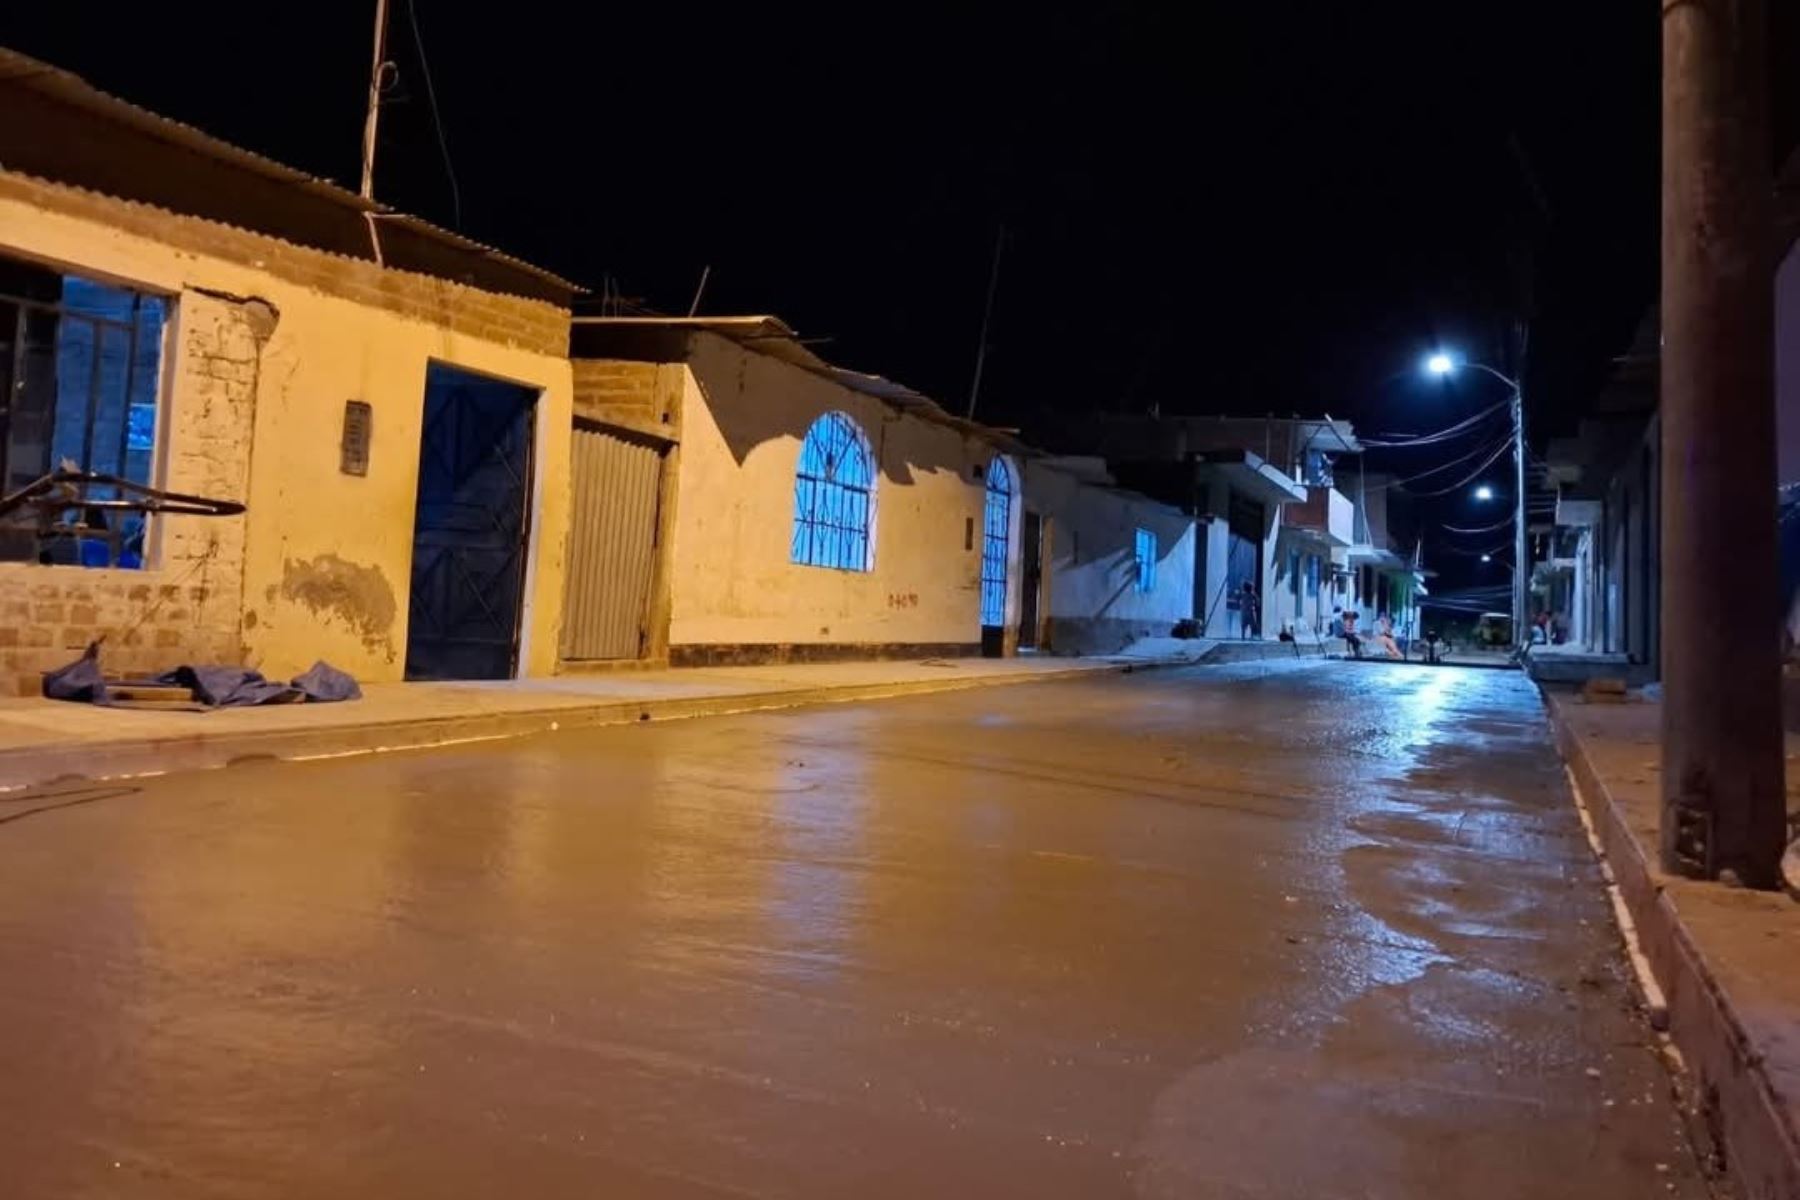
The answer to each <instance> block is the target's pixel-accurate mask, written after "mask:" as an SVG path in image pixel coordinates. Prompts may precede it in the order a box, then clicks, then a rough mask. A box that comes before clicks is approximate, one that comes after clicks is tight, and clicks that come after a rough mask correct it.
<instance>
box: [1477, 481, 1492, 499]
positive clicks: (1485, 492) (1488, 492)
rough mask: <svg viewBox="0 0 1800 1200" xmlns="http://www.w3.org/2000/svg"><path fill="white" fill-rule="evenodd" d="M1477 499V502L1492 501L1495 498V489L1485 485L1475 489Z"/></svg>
mask: <svg viewBox="0 0 1800 1200" xmlns="http://www.w3.org/2000/svg"><path fill="white" fill-rule="evenodd" d="M1475 498H1476V499H1477V500H1492V499H1493V498H1494V489H1493V488H1491V487H1489V486H1488V485H1487V484H1485V483H1484V484H1482V485H1481V486H1480V487H1478V488H1476V489H1475Z"/></svg>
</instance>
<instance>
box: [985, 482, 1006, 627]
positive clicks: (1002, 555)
mask: <svg viewBox="0 0 1800 1200" xmlns="http://www.w3.org/2000/svg"><path fill="white" fill-rule="evenodd" d="M1012 498H1013V481H1012V469H1011V468H1010V467H1008V466H1007V465H1006V460H1005V459H1004V458H996V459H995V460H994V461H993V462H991V463H989V464H988V469H987V508H986V510H985V511H984V513H983V515H982V520H981V623H982V624H983V625H987V626H1000V625H1004V624H1006V551H1007V536H1008V535H1009V534H1010V533H1011V532H1012Z"/></svg>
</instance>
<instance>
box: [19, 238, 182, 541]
mask: <svg viewBox="0 0 1800 1200" xmlns="http://www.w3.org/2000/svg"><path fill="white" fill-rule="evenodd" d="M167 315H168V313H167V302H166V301H165V300H164V299H163V298H162V297H160V296H151V295H145V294H144V293H142V292H137V291H133V290H131V289H130V288H122V287H115V286H112V285H110V284H104V283H99V282H96V281H94V280H91V279H84V278H82V277H80V276H78V275H65V274H62V273H61V272H58V271H52V270H48V269H45V268H43V267H38V266H34V265H32V264H29V263H23V262H19V261H17V260H14V259H0V388H3V389H4V393H3V394H4V395H5V396H6V397H7V398H8V400H9V403H8V404H6V405H5V406H0V486H3V488H4V490H5V491H8V492H10V491H14V490H17V489H19V488H22V487H25V486H27V485H29V484H31V483H32V482H33V481H34V480H36V479H38V478H40V477H42V476H44V475H47V474H49V473H50V472H52V471H55V470H58V469H60V468H61V467H62V466H63V465H64V464H65V463H66V464H69V465H71V466H73V467H74V468H75V469H76V470H82V471H91V472H95V473H98V474H104V475H115V476H119V477H120V478H123V479H126V480H129V481H131V482H132V483H140V484H148V483H150V482H151V472H152V459H153V455H154V450H155V446H156V416H157V412H156V398H157V384H158V381H159V376H160V375H161V354H162V331H163V324H164V321H165V320H166V319H167ZM87 494H88V495H89V496H92V497H94V498H96V499H105V498H108V497H110V496H111V495H112V491H111V490H110V489H107V488H101V487H95V488H90V489H89V490H88V492H87ZM94 512H96V513H97V512H99V510H94ZM88 519H89V521H90V523H91V522H93V521H96V520H100V519H104V520H105V521H107V522H109V523H110V524H111V528H110V532H109V533H108V534H107V535H106V536H93V535H92V534H90V533H82V534H75V535H71V536H66V537H61V538H58V539H54V540H52V541H50V542H42V541H41V539H39V538H38V537H37V536H36V535H35V534H34V533H31V532H29V531H25V530H20V529H16V528H15V529H10V530H5V531H0V560H12V561H19V560H21V559H26V560H30V559H38V560H42V561H49V562H55V563H81V564H85V565H89V566H104V565H116V566H122V567H137V566H142V565H143V555H144V532H145V530H144V518H143V517H141V516H139V515H137V514H120V513H108V514H105V516H104V517H103V518H98V517H93V516H92V515H90V517H89V518H88Z"/></svg>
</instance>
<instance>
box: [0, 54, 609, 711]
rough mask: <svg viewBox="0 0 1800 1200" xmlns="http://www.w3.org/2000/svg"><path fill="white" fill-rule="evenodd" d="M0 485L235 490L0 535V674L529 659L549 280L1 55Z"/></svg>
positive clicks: (549, 379) (543, 664) (553, 523)
mask: <svg viewBox="0 0 1800 1200" xmlns="http://www.w3.org/2000/svg"><path fill="white" fill-rule="evenodd" d="M0 107H3V108H4V110H5V112H6V113H7V120H6V121H4V122H0V379H3V380H4V383H5V385H6V388H7V394H8V395H9V396H11V397H12V404H11V405H10V407H9V408H8V409H7V410H6V412H5V414H4V415H3V416H0V478H3V479H4V486H5V488H6V490H7V491H8V492H12V491H15V490H17V489H19V488H21V487H23V486H25V485H27V484H29V483H30V482H31V481H33V480H34V479H37V478H39V477H41V476H43V475H44V474H45V473H46V472H49V471H51V470H53V469H55V468H56V467H57V466H58V465H59V464H60V463H62V462H63V461H65V460H68V461H71V462H73V463H74V464H75V465H76V466H77V467H80V468H83V469H87V470H92V471H98V472H104V473H109V474H114V475H119V476H123V477H125V478H127V479H129V480H130V481H132V482H134V483H139V484H145V485H149V486H152V487H157V488H162V489H167V490H170V491H175V492H182V493H191V494H197V495H200V496H204V497H208V498H211V499H216V500H224V501H232V502H236V503H241V504H243V505H245V506H246V511H245V512H244V513H242V514H241V515H238V516H228V517H216V516H207V517H203V516H174V515H161V516H150V517H148V518H145V517H141V516H135V515H127V516H121V515H119V514H109V515H107V516H106V517H105V518H104V520H105V521H106V522H109V523H108V524H105V525H104V536H100V535H97V534H96V531H95V529H94V528H93V527H92V526H87V525H85V524H84V528H83V529H82V530H77V531H75V532H71V533H69V534H67V535H66V536H53V537H48V538H46V537H43V536H39V534H38V532H37V531H35V530H33V529H30V528H19V527H13V528H11V529H9V530H7V531H6V532H5V533H3V534H0V656H3V657H0V674H3V676H4V679H3V680H0V682H4V683H5V684H7V685H9V686H10V687H11V688H16V689H19V690H22V691H25V692H34V691H35V690H36V689H37V687H38V676H39V672H41V671H42V670H44V669H45V668H48V667H50V666H53V665H56V664H59V663H62V662H65V661H67V660H68V659H70V658H71V657H73V656H74V655H75V654H76V653H78V652H79V651H80V649H81V647H83V646H84V645H86V644H87V643H88V642H89V641H92V640H94V639H96V638H104V643H103V662H104V663H105V664H106V665H107V666H108V667H109V668H118V669H123V670H133V671H135V670H151V669H159V668H165V667H168V666H171V665H174V664H177V663H181V662H209V663H247V664H250V665H253V666H257V667H259V668H261V669H262V670H264V671H265V672H266V673H268V674H270V675H272V676H285V675H289V674H292V673H295V672H298V671H300V670H302V669H304V668H305V667H307V666H308V665H310V664H311V663H312V662H313V661H314V660H315V659H319V658H323V659H326V660H328V661H330V662H332V663H333V664H335V665H337V666H339V667H341V668H343V669H345V670H348V671H350V672H351V673H352V674H354V675H356V676H358V677H359V678H362V679H365V680H384V679H400V678H402V677H408V676H410V677H420V678H432V677H508V676H514V675H519V674H547V673H549V672H551V671H552V670H554V669H555V666H556V662H557V630H558V616H559V609H560V604H561V598H562V591H563V578H562V554H563V545H564V539H565V534H566V530H567V526H568V496H569V477H568V464H569V446H570V440H569V439H570V432H569V431H570V424H571V417H570V393H571V383H570V367H569V361H568V336H569V307H570V303H571V299H572V296H573V293H574V291H575V289H574V287H573V285H571V284H569V283H567V282H566V281H564V280H562V279H559V278H558V277H557V276H555V275H553V274H551V273H549V272H547V271H544V270H541V269H539V268H537V267H533V266H531V265H529V264H527V263H523V262H520V261H518V260H517V259H513V258H509V257H507V256H506V255H504V254H501V253H499V252H497V251H495V250H492V249H490V248H488V247H485V246H482V245H480V244H478V243H475V242H472V241H470V240H468V239H467V238H463V237H461V236H459V235H457V234H454V233H450V232H448V231H445V230H442V229H438V228H435V227H433V226H431V225H429V224H427V223H425V222H423V221H420V220H418V219H417V218H413V217H409V216H406V215H404V214H401V213H396V212H393V211H391V210H388V209H386V208H384V207H382V206H380V205H378V204H374V203H371V202H369V201H365V200H363V199H361V198H360V197H358V196H357V195H355V194H354V193H351V192H348V191H346V190H344V189H342V188H339V187H337V186H335V185H333V184H331V183H328V182H325V181H323V180H319V179H314V178H311V177H309V176H306V175H304V174H302V173H301V172H298V171H295V170H292V169H290V168H288V167H284V166H282V165H280V164H278V163H275V162H271V161H270V160H268V159H266V158H262V157H260V156H259V155H256V154H252V153H249V152H247V151H244V150H241V149H238V148H237V147H235V146H231V145H228V144H226V143H224V142H221V141H219V140H218V139H216V138H212V137H209V136H207V135H205V134H203V133H201V132H199V131H197V130H195V129H193V128H191V127H189V126H186V125H183V124H180V123H178V122H175V121H171V120H168V119H166V118H163V117H159V116H156V115H154V114H152V113H148V112H145V111H144V110H142V109H139V108H137V107H135V106H133V105H131V104H128V103H126V102H124V101H121V100H118V99H115V98H114V97H112V96H109V95H106V94H104V93H102V92H100V91H98V90H96V89H94V88H93V87H91V86H89V85H88V84H87V83H85V82H84V81H82V80H81V79H79V78H77V77H76V76H74V75H71V74H68V73H67V72H64V71H60V70H57V69H56V68H54V67H50V66H48V65H46V64H43V63H40V62H37V61H35V60H33V59H30V58H27V57H25V56H23V55H19V54H15V53H12V52H10V51H3V50H0Z"/></svg>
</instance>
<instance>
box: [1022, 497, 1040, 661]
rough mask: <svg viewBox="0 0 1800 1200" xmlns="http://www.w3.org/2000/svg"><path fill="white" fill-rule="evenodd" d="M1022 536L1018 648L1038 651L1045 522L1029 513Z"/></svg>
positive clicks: (1026, 516)
mask: <svg viewBox="0 0 1800 1200" xmlns="http://www.w3.org/2000/svg"><path fill="white" fill-rule="evenodd" d="M1019 536H1020V537H1021V538H1022V539H1023V540H1024V545H1022V546H1020V547H1019V549H1020V550H1021V551H1022V552H1023V553H1022V561H1021V563H1020V570H1019V587H1020V593H1019V648H1020V649H1022V650H1035V649H1037V644H1038V605H1039V604H1040V603H1041V600H1042V594H1043V590H1044V518H1043V517H1041V516H1039V515H1038V514H1037V513H1034V512H1030V511H1027V512H1026V513H1025V514H1024V516H1023V518H1022V520H1021V526H1020V533H1019Z"/></svg>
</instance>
